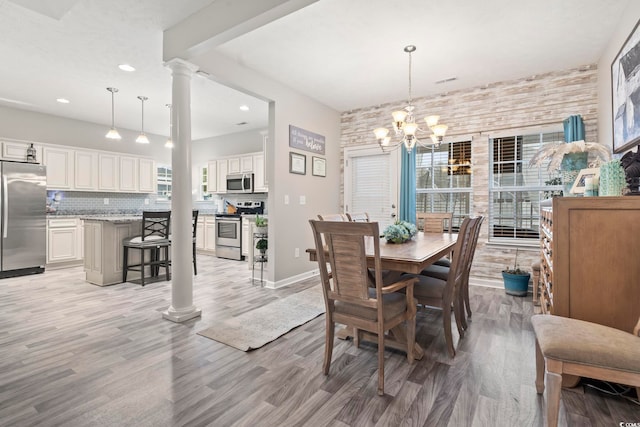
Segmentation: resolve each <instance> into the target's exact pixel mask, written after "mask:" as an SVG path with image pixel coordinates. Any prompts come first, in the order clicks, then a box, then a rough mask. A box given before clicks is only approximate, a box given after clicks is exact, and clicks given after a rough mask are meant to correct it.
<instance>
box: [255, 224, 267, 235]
mask: <svg viewBox="0 0 640 427" xmlns="http://www.w3.org/2000/svg"><path fill="white" fill-rule="evenodd" d="M267 230H269V228H268V227H258V226H255V227H254V229H253V232H254V233H256V234H267Z"/></svg>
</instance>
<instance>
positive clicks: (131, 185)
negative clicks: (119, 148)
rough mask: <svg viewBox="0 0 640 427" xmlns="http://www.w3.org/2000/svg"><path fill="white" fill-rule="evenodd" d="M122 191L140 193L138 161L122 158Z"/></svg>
mask: <svg viewBox="0 0 640 427" xmlns="http://www.w3.org/2000/svg"><path fill="white" fill-rule="evenodd" d="M120 191H124V192H127V193H135V192H136V191H138V159H137V158H135V157H125V156H120Z"/></svg>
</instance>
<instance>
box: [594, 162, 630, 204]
mask: <svg viewBox="0 0 640 427" xmlns="http://www.w3.org/2000/svg"><path fill="white" fill-rule="evenodd" d="M626 185H627V182H626V177H625V174H624V169H623V168H622V165H621V164H620V161H619V160H611V161H610V162H607V163H605V164H603V165H601V166H600V191H599V195H600V196H621V195H622V193H623V191H624V189H625V187H626Z"/></svg>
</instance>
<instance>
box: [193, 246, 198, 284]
mask: <svg viewBox="0 0 640 427" xmlns="http://www.w3.org/2000/svg"><path fill="white" fill-rule="evenodd" d="M193 274H194V276H197V275H198V266H197V265H196V244H195V243H194V244H193Z"/></svg>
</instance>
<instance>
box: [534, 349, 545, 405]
mask: <svg viewBox="0 0 640 427" xmlns="http://www.w3.org/2000/svg"><path fill="white" fill-rule="evenodd" d="M536 391H537V392H538V394H542V393H544V356H543V355H542V351H541V350H540V345H539V344H538V340H537V339H536Z"/></svg>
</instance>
